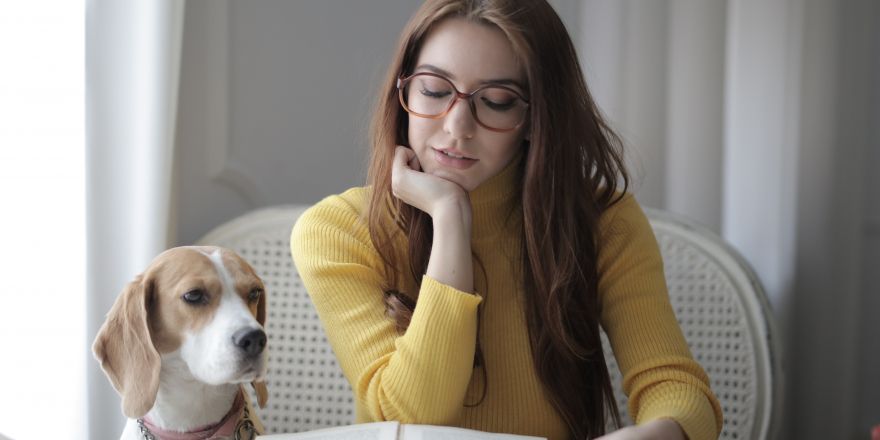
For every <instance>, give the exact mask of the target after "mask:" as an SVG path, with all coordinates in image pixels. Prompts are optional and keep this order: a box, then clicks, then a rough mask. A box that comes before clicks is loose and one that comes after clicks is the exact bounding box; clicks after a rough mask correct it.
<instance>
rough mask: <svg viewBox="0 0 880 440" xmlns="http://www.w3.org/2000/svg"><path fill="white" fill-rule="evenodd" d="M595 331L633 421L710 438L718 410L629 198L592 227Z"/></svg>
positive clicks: (717, 428) (648, 233)
mask: <svg viewBox="0 0 880 440" xmlns="http://www.w3.org/2000/svg"><path fill="white" fill-rule="evenodd" d="M600 231H601V237H600V240H599V243H600V248H599V274H600V280H599V292H600V293H599V294H600V302H601V305H602V316H601V321H602V326H603V328H604V329H605V331H606V333H607V334H608V338H609V341H610V342H611V346H612V349H613V350H614V356H615V358H616V359H617V362H618V365H619V366H620V369H621V373H622V375H623V389H624V392H625V393H626V394H627V396H629V411H630V413H631V415H632V417H633V420H634V421H635V422H636V423H643V422H647V421H650V420H654V419H657V418H664V417H666V418H671V419H673V420H675V421H676V422H678V423H679V425H681V427H682V428H683V429H684V431H685V433H687V435H688V438H690V439H691V440H703V439H716V438H718V435H719V433H720V432H721V422H722V414H721V406H720V405H719V403H718V400H717V399H716V397H715V395H714V394H713V393H712V390H711V389H710V388H709V378H708V376H707V375H706V373H705V372H704V371H703V368H702V367H701V366H700V365H699V364H698V363H697V362H696V361H694V359H693V357H692V356H691V353H690V350H689V349H688V346H687V342H686V341H685V339H684V336H683V335H682V333H681V329H680V328H679V326H678V322H677V321H676V318H675V314H674V312H673V310H672V306H671V305H670V303H669V294H668V292H667V289H666V280H665V278H664V275H663V260H662V258H661V256H660V251H659V248H658V245H657V241H656V239H655V237H654V234H653V230H652V229H651V226H650V224H649V223H648V220H647V218H646V217H645V214H644V213H643V212H642V210H641V208H640V207H639V205H638V204H637V203H636V201H635V199H634V198H633V197H632V196H631V195H626V196H625V197H624V199H622V200H621V201H620V202H618V203H617V204H615V205H614V206H612V207H611V208H610V209H609V210H608V211H606V212H605V213H604V214H603V216H602V219H601V224H600Z"/></svg>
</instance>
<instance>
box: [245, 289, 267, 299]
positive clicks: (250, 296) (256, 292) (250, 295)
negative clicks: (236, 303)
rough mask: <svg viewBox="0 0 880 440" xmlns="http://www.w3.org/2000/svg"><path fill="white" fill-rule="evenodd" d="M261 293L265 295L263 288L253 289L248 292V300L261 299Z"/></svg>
mask: <svg viewBox="0 0 880 440" xmlns="http://www.w3.org/2000/svg"><path fill="white" fill-rule="evenodd" d="M261 295H263V289H259V288H257V289H254V290H251V292H250V293H248V301H250V302H254V301H256V300H258V299H260V296H261Z"/></svg>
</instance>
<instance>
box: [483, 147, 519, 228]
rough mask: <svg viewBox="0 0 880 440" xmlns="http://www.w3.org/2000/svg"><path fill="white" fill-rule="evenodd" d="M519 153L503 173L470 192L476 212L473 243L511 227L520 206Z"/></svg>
mask: <svg viewBox="0 0 880 440" xmlns="http://www.w3.org/2000/svg"><path fill="white" fill-rule="evenodd" d="M523 156H524V154H523V153H518V154H517V155H516V156H515V157H514V158H513V159H511V161H510V163H509V164H507V166H506V167H504V169H503V170H501V172H500V173H498V174H496V175H494V176H492V177H490V178H489V179H488V180H486V181H485V182H483V184H482V185H480V186H479V187H477V188H476V189H474V190H473V191H471V192H470V200H471V207H472V209H473V238H472V240H473V241H482V240H485V239H487V238H491V237H494V236H496V235H497V234H498V233H499V232H501V231H503V230H505V228H507V227H509V226H510V225H512V224H515V223H512V222H511V221H512V220H514V219H515V217H516V213H517V212H518V211H519V209H518V208H519V206H520V197H521V196H520V178H521V177H520V168H521V167H520V165H521V162H522V161H523Z"/></svg>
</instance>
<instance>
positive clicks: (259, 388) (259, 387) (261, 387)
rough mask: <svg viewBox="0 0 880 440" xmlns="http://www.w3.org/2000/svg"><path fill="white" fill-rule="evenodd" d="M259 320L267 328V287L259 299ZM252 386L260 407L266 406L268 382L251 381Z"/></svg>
mask: <svg viewBox="0 0 880 440" xmlns="http://www.w3.org/2000/svg"><path fill="white" fill-rule="evenodd" d="M257 322H259V323H260V325H261V326H263V327H264V328H265V326H266V291H265V289H263V294H262V295H260V299H259V300H258V301H257ZM251 386H253V387H254V391H256V393H257V404H258V405H260V408H265V407H266V402H267V401H268V400H269V389H268V388H266V382H264V381H259V382H257V381H254V382H251Z"/></svg>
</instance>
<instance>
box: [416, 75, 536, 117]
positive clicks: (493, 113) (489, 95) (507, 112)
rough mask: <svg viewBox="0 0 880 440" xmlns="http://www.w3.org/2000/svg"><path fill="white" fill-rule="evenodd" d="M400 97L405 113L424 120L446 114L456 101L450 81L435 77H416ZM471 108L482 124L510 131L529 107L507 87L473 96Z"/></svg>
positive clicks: (488, 88) (485, 89)
mask: <svg viewBox="0 0 880 440" xmlns="http://www.w3.org/2000/svg"><path fill="white" fill-rule="evenodd" d="M400 92H401V96H402V97H403V103H404V106H405V107H406V110H407V111H409V112H411V113H417V114H419V115H421V116H426V117H434V116H440V115H442V114H444V113H445V112H446V111H447V110H448V109H449V106H450V102H451V101H452V100H453V99H455V97H456V90H455V86H453V85H452V83H451V82H449V80H447V79H445V78H441V77H438V76H434V75H425V74H417V75H415V76H413V77H412V78H410V79H409V80H408V81H406V83H405V85H404V86H403V89H401V91H400ZM470 101H471V102H469V103H468V104H469V105H470V106H471V109H473V111H474V113H475V116H476V118H477V121H479V122H480V124H482V125H484V126H486V127H489V128H493V129H496V130H511V129H513V128H516V127H517V126H518V125H519V124H520V123H522V121H523V119H524V118H525V114H526V109H527V108H528V104H526V102H525V101H523V100H522V99H521V98H520V97H519V96H518V95H517V94H516V93H515V92H513V91H512V90H510V89H507V88H504V87H491V86H490V87H486V88H484V89H481V90H480V91H478V92H477V93H476V94H474V95H473V96H472V97H471V98H470Z"/></svg>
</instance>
